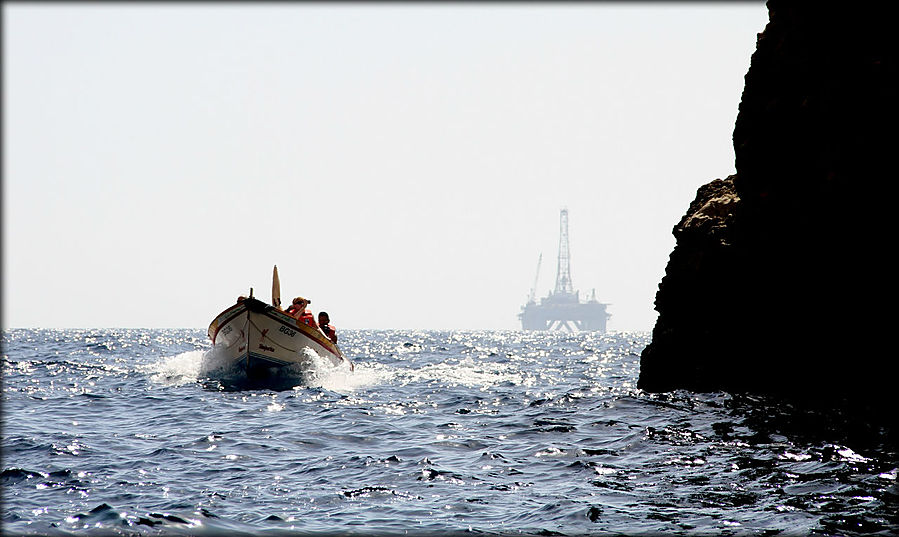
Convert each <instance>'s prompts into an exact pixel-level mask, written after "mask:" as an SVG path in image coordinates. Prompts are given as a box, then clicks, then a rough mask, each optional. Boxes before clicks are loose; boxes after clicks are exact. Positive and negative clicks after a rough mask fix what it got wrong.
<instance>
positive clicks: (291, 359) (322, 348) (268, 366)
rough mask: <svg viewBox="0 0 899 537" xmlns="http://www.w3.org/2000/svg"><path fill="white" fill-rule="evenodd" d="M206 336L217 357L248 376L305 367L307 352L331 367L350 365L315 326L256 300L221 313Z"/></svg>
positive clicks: (246, 301) (246, 300)
mask: <svg viewBox="0 0 899 537" xmlns="http://www.w3.org/2000/svg"><path fill="white" fill-rule="evenodd" d="M207 335H208V336H209V338H210V339H211V340H212V344H213V347H214V348H215V352H216V355H217V356H218V357H219V358H221V359H224V360H225V361H226V362H227V363H228V364H229V365H230V366H231V367H234V368H237V369H239V370H243V371H246V373H247V376H248V377H254V376H263V375H268V374H271V373H273V372H277V370H279V369H281V368H283V367H289V366H299V367H301V368H302V367H307V366H309V365H310V360H311V359H312V358H311V356H310V354H309V351H313V352H314V353H315V354H316V355H318V356H319V357H320V358H324V359H327V360H329V361H330V362H331V364H332V365H334V366H338V365H340V364H343V363H347V364H348V365H349V366H350V368H352V367H353V364H352V362H350V361H349V360H348V359H346V358H345V357H344V356H343V353H341V352H340V349H339V348H338V347H337V345H335V344H334V343H332V342H331V340H329V339H328V338H327V337H326V336H325V335H324V334H323V333H322V332H321V330H319V329H318V328H316V327H311V326H307V325H305V324H303V323H302V322H300V321H298V320H297V319H294V318H293V317H291V316H290V315H287V314H286V313H284V312H283V311H281V310H279V309H277V308H275V307H273V306H270V305H268V304H265V303H264V302H261V301H259V300H257V299H255V298H247V299H245V300H242V301H241V302H238V303H237V304H235V305H234V306H231V307H230V308H228V309H226V310H225V311H223V312H222V313H220V314H219V315H218V316H217V317H216V318H215V319H214V320H213V321H212V323H211V324H210V325H209V330H208V331H207Z"/></svg>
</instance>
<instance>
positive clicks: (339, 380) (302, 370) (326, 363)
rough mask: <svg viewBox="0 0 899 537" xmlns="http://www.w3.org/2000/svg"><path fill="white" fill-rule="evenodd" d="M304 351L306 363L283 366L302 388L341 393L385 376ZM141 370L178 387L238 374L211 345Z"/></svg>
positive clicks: (369, 367)
mask: <svg viewBox="0 0 899 537" xmlns="http://www.w3.org/2000/svg"><path fill="white" fill-rule="evenodd" d="M305 353H306V357H307V361H306V362H305V363H303V364H297V365H294V366H290V367H287V368H285V369H284V371H283V375H282V376H283V377H284V378H285V379H290V378H296V379H297V382H298V384H299V385H300V386H301V387H310V388H324V389H326V390H330V391H335V392H338V393H344V392H351V391H354V390H357V389H359V388H362V387H365V386H369V385H372V384H377V383H379V382H381V381H382V380H383V379H384V378H385V376H386V373H385V372H384V371H382V370H381V369H379V368H377V367H372V365H369V364H362V365H360V364H355V367H354V368H353V369H351V368H350V365H349V363H348V362H342V363H340V364H338V365H336V366H335V365H333V364H332V363H331V361H330V360H329V359H327V358H322V357H321V356H319V355H318V354H317V353H316V352H315V351H313V350H312V349H305ZM140 369H141V370H143V371H144V372H146V373H147V374H149V375H150V378H151V379H152V380H153V381H154V382H156V383H159V384H164V385H166V386H181V385H184V384H188V383H192V382H197V381H198V380H201V379H206V378H210V377H212V378H220V377H225V378H226V377H228V376H230V375H234V374H239V372H235V371H234V370H232V369H231V365H230V364H229V363H228V362H227V361H226V359H225V358H224V356H222V355H220V354H219V353H218V352H216V349H214V348H210V349H206V350H195V351H187V352H182V353H181V354H176V355H175V356H166V357H163V358H161V359H160V360H159V361H158V362H156V363H153V364H149V365H147V366H144V367H142V368H140Z"/></svg>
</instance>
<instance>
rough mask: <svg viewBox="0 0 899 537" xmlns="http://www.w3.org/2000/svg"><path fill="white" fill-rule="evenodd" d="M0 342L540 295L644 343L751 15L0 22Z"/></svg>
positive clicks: (197, 16)
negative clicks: (276, 299)
mask: <svg viewBox="0 0 899 537" xmlns="http://www.w3.org/2000/svg"><path fill="white" fill-rule="evenodd" d="M3 16H4V17H3V24H4V28H3V40H4V42H3V70H4V73H3V75H4V84H5V87H4V91H3V117H4V120H3V144H4V147H3V152H4V153H3V154H4V158H3V222H2V223H3V244H2V246H3V272H2V275H3V318H2V319H3V326H4V327H6V328H8V327H147V328H153V327H186V328H203V329H205V328H206V326H207V325H208V324H209V322H210V321H211V320H212V319H213V318H214V317H215V316H216V315H217V314H218V313H219V312H220V311H221V310H223V309H224V308H225V307H227V306H229V305H231V304H232V303H233V302H234V300H235V298H236V297H237V296H238V295H239V294H242V293H247V292H248V291H249V288H250V287H253V288H254V291H255V294H256V295H257V296H259V297H261V298H263V299H266V300H267V299H268V298H269V297H270V291H271V271H272V265H274V264H277V265H278V269H279V272H280V274H281V283H282V293H283V296H284V297H285V299H288V300H289V298H291V297H293V296H295V295H298V294H301V295H303V296H306V297H308V298H311V299H312V306H311V308H312V309H313V310H314V311H318V310H319V309H326V310H328V311H329V313H330V314H331V318H332V320H333V321H334V324H335V325H336V326H337V327H338V328H434V329H450V328H457V329H477V328H484V329H516V328H518V327H519V323H518V319H517V314H518V312H519V308H520V306H521V305H522V304H523V303H524V302H525V300H526V299H527V295H528V292H529V290H530V288H531V285H532V283H533V280H534V276H535V271H536V268H537V258H538V255H539V254H540V253H542V254H543V264H542V268H541V272H540V277H539V283H538V286H537V295H538V297H539V296H544V295H546V294H547V292H548V291H549V290H550V289H551V288H552V287H553V285H554V283H555V277H556V256H557V254H558V241H559V211H560V209H562V208H563V207H567V208H568V210H569V226H570V227H569V235H570V250H571V276H572V280H573V283H574V287H575V289H579V290H580V291H581V294H582V295H584V294H589V292H590V290H591V289H593V288H595V289H596V293H597V297H598V299H599V300H600V301H602V302H608V303H611V305H610V306H609V312H610V313H612V318H611V319H610V321H609V329H612V330H650V329H651V328H652V326H653V324H654V323H655V319H656V317H657V314H656V312H655V311H654V310H653V300H654V298H655V293H656V291H657V289H658V284H659V281H660V280H661V278H662V276H663V274H664V271H665V265H666V264H667V262H668V256H669V254H670V253H671V250H672V248H673V247H674V238H673V236H672V235H671V229H672V227H673V226H674V225H675V224H676V223H677V222H678V220H679V219H680V217H681V216H682V215H683V214H684V212H685V210H686V208H687V206H688V205H689V203H690V201H691V200H692V199H693V197H694V196H695V193H696V189H697V188H698V187H699V186H700V185H702V184H705V183H707V182H709V181H711V180H713V179H716V178H721V177H726V176H727V175H729V174H732V173H733V172H734V152H733V144H732V140H731V135H732V132H733V126H734V120H735V119H736V115H737V107H738V105H739V102H740V95H741V93H742V90H743V77H744V75H745V74H746V71H747V69H748V67H749V61H750V56H751V55H752V52H753V51H754V50H755V41H756V34H758V33H759V32H761V31H762V30H763V29H764V27H765V24H766V22H767V10H766V8H765V5H764V3H763V2H761V1H759V2H741V3H733V2H722V3H712V2H702V3H695V4H691V3H667V2H661V3H617V2H611V3H603V2H598V3H573V4H561V5H559V4H549V3H547V4H541V3H521V4H516V3H496V4H477V3H472V4H465V3H461V4H456V3H447V4H444V3H434V4H430V3H421V4H416V3H399V4H389V3H388V4H364V3H334V4H329V3H323V4H310V3H273V4H263V5H255V4H251V3H221V4H217V3H198V4H175V3H159V4H154V3H146V4H141V3H137V4H127V3H124V4H123V3H112V4H103V3H85V4H78V3H49V4H41V3H22V4H16V3H4V4H3Z"/></svg>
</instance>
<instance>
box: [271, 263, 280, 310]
mask: <svg viewBox="0 0 899 537" xmlns="http://www.w3.org/2000/svg"><path fill="white" fill-rule="evenodd" d="M272 306H274V307H276V308H278V309H279V310H280V309H281V279H280V278H278V265H275V268H274V269H273V270H272Z"/></svg>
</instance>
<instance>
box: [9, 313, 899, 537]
mask: <svg viewBox="0 0 899 537" xmlns="http://www.w3.org/2000/svg"><path fill="white" fill-rule="evenodd" d="M2 342H3V358H2V368H3V400H2V404H3V406H2V417H3V422H2V426H3V429H2V433H3V435H2V436H3V440H2V465H3V470H2V475H0V478H2V525H3V527H2V529H3V533H4V534H41V535H82V534H86V535H93V534H98V535H106V534H123V535H156V534H163V535H204V534H208V535H212V534H236V535H282V534H290V535H335V534H337V535H344V534H345V535H371V534H375V535H382V534H383V535H387V534H406V533H408V534H413V535H416V534H450V533H452V534H455V533H460V534H461V533H471V534H486V535H586V534H608V533H616V534H641V535H645V534H654V533H664V534H687V535H697V534H708V535H775V534H785V535H792V534H797V535H807V534H810V533H820V534H825V535H827V534H833V535H867V534H876V533H881V534H885V535H895V534H896V533H897V531H899V519H897V511H899V510H897V503H899V502H897V498H899V489H897V481H896V479H897V466H899V462H897V452H896V448H895V446H894V445H891V444H890V442H889V441H888V440H887V436H888V434H887V433H888V431H885V430H884V429H883V428H882V427H878V426H876V425H865V426H864V427H861V428H859V426H858V422H857V420H856V421H854V422H853V423H854V424H855V427H854V429H855V430H856V432H857V430H861V431H863V433H864V434H855V435H850V434H847V433H846V426H847V422H846V421H845V420H843V421H841V418H840V416H839V415H834V414H833V413H827V412H822V413H819V414H815V412H813V411H808V410H799V409H797V408H795V407H793V406H792V405H791V404H789V403H787V402H784V401H778V400H776V399H772V398H762V397H757V396H739V395H730V394H727V393H690V392H681V391H677V392H672V393H669V394H648V393H644V392H642V391H641V390H638V389H637V388H636V382H637V377H638V374H639V355H640V352H641V350H642V349H643V348H644V347H645V346H646V345H647V343H648V342H649V334H647V333H624V332H613V333H607V334H599V333H578V334H568V333H553V332H515V331H499V332H494V331H474V332H451V331H366V330H357V331H352V330H344V331H342V332H341V333H340V345H341V348H342V350H343V351H344V353H345V354H346V355H347V356H348V357H350V358H351V359H352V360H353V361H354V362H355V369H354V370H352V371H351V370H350V369H349V368H348V367H345V366H341V367H333V366H331V365H330V364H329V363H328V362H326V361H321V360H320V361H313V362H312V367H311V368H310V369H307V370H304V371H292V372H285V375H284V378H283V379H281V380H282V381H283V382H280V383H279V385H277V386H252V385H246V384H244V383H242V381H241V378H240V375H239V373H238V372H235V371H230V370H229V369H228V367H227V366H226V364H222V363H221V361H219V360H217V357H216V355H215V353H214V352H212V351H211V349H210V345H209V342H208V340H207V339H206V337H205V334H204V332H203V331H201V330H135V329H102V330H26V329H15V330H6V331H4V333H3V340H2ZM850 425H851V424H850Z"/></svg>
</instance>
